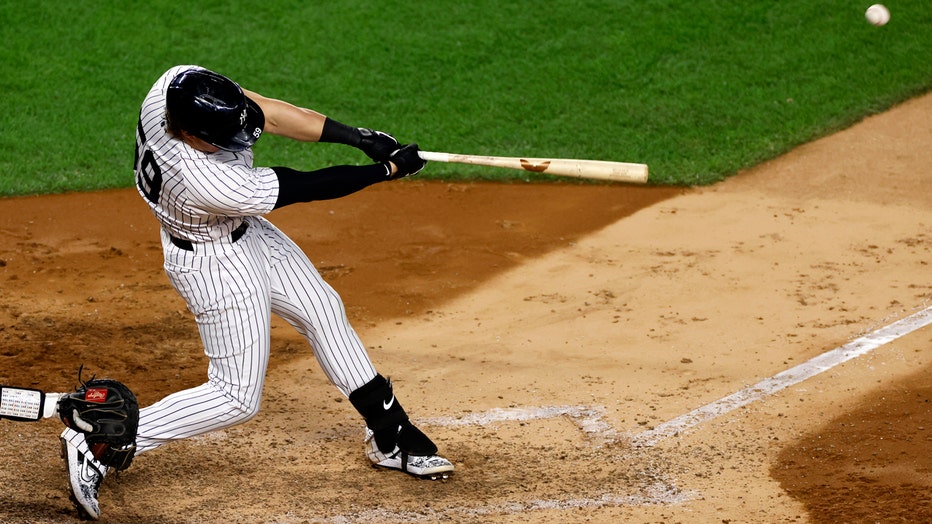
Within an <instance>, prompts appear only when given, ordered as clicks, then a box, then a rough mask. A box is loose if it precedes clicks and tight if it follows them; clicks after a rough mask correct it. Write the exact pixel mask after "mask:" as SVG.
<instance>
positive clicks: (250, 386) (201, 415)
mask: <svg viewBox="0 0 932 524" xmlns="http://www.w3.org/2000/svg"><path fill="white" fill-rule="evenodd" d="M191 67H196V66H178V67H174V68H172V69H170V70H169V71H167V72H166V73H165V74H164V75H163V76H162V77H161V78H159V80H158V81H157V82H156V83H155V85H154V86H153V87H152V89H151V90H150V91H149V93H148V95H147V96H146V98H145V100H144V102H143V104H142V109H141V111H140V119H139V124H138V126H137V136H136V161H135V174H136V185H137V189H138V191H139V194H140V195H141V196H142V197H143V199H144V200H145V201H146V202H147V203H148V205H149V207H150V209H151V210H152V212H153V213H154V215H155V217H156V218H157V219H158V221H159V223H160V224H161V226H162V227H161V237H162V246H163V249H164V255H165V272H166V274H167V276H168V279H169V281H170V282H171V284H172V286H173V287H174V288H175V290H176V291H178V293H179V294H180V295H181V297H182V298H184V300H185V302H186V303H187V306H188V309H189V310H190V311H191V312H192V313H193V314H194V316H195V319H196V321H197V325H198V330H199V332H200V336H201V340H202V342H203V345H204V351H205V353H206V354H207V356H208V357H209V361H210V362H209V367H208V381H207V382H206V383H205V384H203V385H201V386H198V387H195V388H191V389H188V390H184V391H180V392H177V393H174V394H172V395H169V396H168V397H166V398H164V399H162V400H161V401H159V402H157V403H155V404H153V405H151V406H148V407H146V408H143V409H142V410H140V421H139V433H138V436H137V454H138V453H142V452H145V451H148V450H151V449H154V448H157V447H159V446H161V445H162V444H165V443H167V442H170V441H172V440H176V439H182V438H188V437H192V436H195V435H198V434H202V433H206V432H209V431H215V430H218V429H221V428H224V427H228V426H231V425H234V424H238V423H241V422H244V421H246V420H248V419H249V418H251V417H253V416H254V415H255V414H256V413H257V412H258V410H259V405H260V399H261V393H262V387H263V384H264V381H265V373H266V369H267V366H268V360H269V352H270V346H271V343H270V330H271V315H272V314H276V315H279V316H280V317H282V318H283V319H285V320H286V321H287V322H288V323H289V324H291V325H292V326H293V327H294V328H295V329H296V330H297V331H298V332H299V333H301V335H303V336H304V337H305V338H306V339H307V340H308V342H309V343H310V344H311V346H313V348H314V356H315V357H316V358H317V360H318V362H319V363H320V366H321V368H322V370H323V371H324V374H325V375H326V376H327V378H328V379H329V380H330V381H331V382H332V383H333V384H334V385H335V386H336V387H337V388H338V389H339V390H340V391H341V392H343V394H344V395H347V396H348V395H349V393H351V392H352V391H354V390H356V389H358V388H359V387H361V386H362V385H364V384H366V383H367V382H369V381H370V380H372V379H373V378H374V377H375V376H376V370H375V368H374V366H373V365H372V362H371V361H370V359H369V356H368V354H367V352H366V350H365V347H364V346H363V344H362V342H361V341H360V339H359V337H358V336H357V334H356V332H355V331H354V330H353V328H352V327H351V326H350V324H349V321H348V320H347V317H346V311H345V308H344V306H343V303H342V300H341V299H340V297H339V296H338V295H337V293H336V292H335V291H334V290H333V289H332V288H331V287H330V286H329V285H328V284H327V283H326V282H325V281H324V280H323V279H322V278H321V276H320V274H319V273H318V272H317V270H316V269H315V268H314V266H313V265H312V264H311V262H310V260H309V259H308V258H307V256H306V255H305V254H304V252H303V251H302V250H301V249H300V248H299V247H298V246H297V245H296V244H295V243H294V242H293V241H292V240H291V239H290V238H288V237H287V236H286V235H285V234H284V233H282V232H281V231H280V230H279V229H278V228H276V227H275V226H274V225H272V224H271V223H270V222H269V221H268V220H266V219H265V218H262V216H261V215H264V214H266V213H268V212H270V211H271V210H272V209H273V208H274V207H275V204H276V201H277V198H278V192H279V183H278V178H277V175H276V174H275V172H274V171H273V170H272V169H270V168H264V167H259V168H255V167H253V166H252V162H253V155H252V151H251V150H250V149H246V150H244V151H241V152H238V153H232V152H229V151H223V150H221V151H218V152H216V153H209V154H208V153H203V152H201V151H198V150H196V149H194V148H192V147H190V146H189V145H187V144H186V143H185V142H184V141H182V140H180V139H179V138H177V137H175V136H173V135H172V134H171V133H170V132H168V131H167V130H166V92H167V89H168V86H169V84H170V83H171V81H172V79H173V78H174V77H175V76H176V75H178V74H179V73H181V72H183V71H185V70H186V69H189V68H191ZM244 226H245V229H244Z"/></svg>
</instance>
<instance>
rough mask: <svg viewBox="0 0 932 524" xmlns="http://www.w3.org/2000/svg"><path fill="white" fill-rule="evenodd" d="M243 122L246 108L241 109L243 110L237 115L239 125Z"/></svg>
mask: <svg viewBox="0 0 932 524" xmlns="http://www.w3.org/2000/svg"><path fill="white" fill-rule="evenodd" d="M245 123H246V110H245V109H243V112H242V113H240V115H239V125H243V124H245Z"/></svg>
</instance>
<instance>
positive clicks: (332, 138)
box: [319, 116, 362, 147]
mask: <svg viewBox="0 0 932 524" xmlns="http://www.w3.org/2000/svg"><path fill="white" fill-rule="evenodd" d="M319 142H333V143H337V144H346V145H348V146H353V147H359V144H360V142H362V135H361V134H360V133H359V129H357V128H355V127H351V126H348V125H346V124H342V123H340V122H337V121H336V120H334V119H332V118H330V117H329V116H328V117H327V118H326V119H325V120H324V128H323V129H322V130H321V132H320V140H319Z"/></svg>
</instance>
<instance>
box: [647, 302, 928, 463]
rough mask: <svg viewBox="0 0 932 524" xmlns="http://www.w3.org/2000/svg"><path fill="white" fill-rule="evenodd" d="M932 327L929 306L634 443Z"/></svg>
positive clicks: (652, 441) (679, 429) (651, 440)
mask: <svg viewBox="0 0 932 524" xmlns="http://www.w3.org/2000/svg"><path fill="white" fill-rule="evenodd" d="M929 324H932V307H926V308H925V309H923V310H921V311H919V312H917V313H913V314H912V315H909V316H908V317H906V318H903V319H901V320H899V321H897V322H894V323H892V324H889V325H887V326H884V327H882V328H880V329H877V330H875V331H873V332H871V333H868V334H866V335H864V336H861V337H858V338H856V339H854V340H852V341H851V342H848V343H847V344H845V345H843V346H839V347H837V348H835V349H833V350H831V351H827V352H825V353H822V354H821V355H818V356H816V357H814V358H812V359H810V360H807V361H806V362H803V363H802V364H800V365H798V366H796V367H794V368H790V369H788V370H786V371H783V372H781V373H778V374H776V375H774V376H772V377H770V378H767V379H764V380H762V381H760V382H758V383H757V384H754V385H753V386H748V387H746V388H744V389H742V390H740V391H736V392H734V393H732V394H731V395H728V396H727V397H723V398H720V399H719V400H716V401H715V402H712V403H709V404H706V405H705V406H702V407H700V408H697V409H694V410H692V411H690V412H689V413H686V414H684V415H680V416H679V417H676V418H674V419H672V420H669V421H667V422H664V423H663V424H660V425H658V426H656V427H654V428H653V429H651V430H648V431H645V432H643V433H640V434H638V435H635V436H634V437H633V438H632V439H631V442H632V444H633V445H635V446H638V447H650V446H654V445H656V444H658V443H659V442H661V441H663V440H664V439H666V438H668V437H671V436H675V435H679V434H680V433H683V432H685V431H688V430H690V429H692V428H694V427H696V426H698V425H699V424H702V423H703V422H707V421H709V420H712V419H714V418H716V417H719V416H721V415H724V414H726V413H729V412H731V411H734V410H736V409H738V408H740V407H742V406H746V405H748V404H750V403H752V402H756V401H758V400H761V399H764V398H766V397H769V396H771V395H773V394H774V393H776V392H778V391H781V390H783V389H786V388H788V387H790V386H792V385H795V384H798V383H800V382H802V381H804V380H806V379H808V378H812V377H814V376H816V375H818V374H820V373H824V372H826V371H828V370H830V369H832V368H834V367H835V366H837V365H839V364H842V363H844V362H847V361H849V360H851V359H853V358H857V357H860V356H862V355H865V354H867V353H870V352H871V351H873V350H875V349H877V348H879V347H880V346H883V345H885V344H888V343H890V342H893V341H894V340H896V339H898V338H900V337H903V336H905V335H908V334H909V333H912V332H913V331H916V330H919V329H922V328H923V327H925V326H928V325H929Z"/></svg>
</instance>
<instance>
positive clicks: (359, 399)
mask: <svg viewBox="0 0 932 524" xmlns="http://www.w3.org/2000/svg"><path fill="white" fill-rule="evenodd" d="M349 400H350V403H351V404H353V407H355V408H356V411H358V412H359V414H360V415H362V418H364V419H366V425H367V426H369V429H371V430H372V431H374V432H376V433H379V432H381V431H383V430H386V429H392V430H393V431H394V432H397V431H398V425H400V424H401V423H402V422H406V421H407V420H408V414H407V413H405V410H404V408H402V407H401V403H400V402H398V399H396V398H395V393H394V392H392V383H391V381H390V380H386V379H385V377H383V376H382V375H376V376H375V378H374V379H372V380H370V381H369V382H367V383H366V384H365V385H364V386H362V387H361V388H359V389H357V390H356V391H353V392H352V393H350V396H349ZM389 451H391V449H389Z"/></svg>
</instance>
